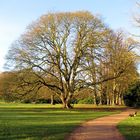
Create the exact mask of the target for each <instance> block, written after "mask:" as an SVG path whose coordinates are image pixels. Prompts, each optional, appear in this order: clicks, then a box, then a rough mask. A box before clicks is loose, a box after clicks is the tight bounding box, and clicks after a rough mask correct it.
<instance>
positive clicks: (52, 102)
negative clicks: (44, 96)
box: [51, 95, 54, 105]
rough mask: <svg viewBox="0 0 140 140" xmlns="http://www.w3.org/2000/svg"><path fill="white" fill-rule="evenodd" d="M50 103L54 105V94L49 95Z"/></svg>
mask: <svg viewBox="0 0 140 140" xmlns="http://www.w3.org/2000/svg"><path fill="white" fill-rule="evenodd" d="M51 105H54V95H51Z"/></svg>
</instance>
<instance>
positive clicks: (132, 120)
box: [118, 110, 140, 140]
mask: <svg viewBox="0 0 140 140" xmlns="http://www.w3.org/2000/svg"><path fill="white" fill-rule="evenodd" d="M118 129H119V131H120V132H121V133H122V134H123V135H124V136H125V137H126V140H140V110H139V112H138V115H137V116H136V117H129V118H128V119H126V120H124V121H122V122H120V123H119V124H118Z"/></svg>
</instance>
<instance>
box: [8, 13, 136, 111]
mask: <svg viewBox="0 0 140 140" xmlns="http://www.w3.org/2000/svg"><path fill="white" fill-rule="evenodd" d="M133 45H134V44H133V43H132V42H131V43H130V42H129V41H128V40H127V39H125V37H124V36H123V34H122V33H121V32H118V33H115V32H113V31H112V30H110V29H109V28H107V27H106V26H105V24H104V23H103V22H102V21H101V20H100V19H99V18H98V17H96V16H94V15H92V14H91V13H89V12H85V11H80V12H66V13H49V14H46V15H43V16H42V17H40V18H39V19H38V20H37V21H36V22H34V23H32V24H31V25H30V26H29V27H28V28H27V31H26V32H25V33H24V34H23V35H22V36H21V37H20V39H19V40H18V41H16V42H15V43H14V44H13V45H12V46H11V48H10V50H9V53H8V55H7V60H8V63H7V64H10V66H12V68H14V69H15V70H17V71H22V70H23V71H24V70H26V75H27V74H29V73H32V74H33V75H34V77H35V78H33V79H32V80H28V82H27V79H26V80H24V82H25V83H28V84H33V85H35V88H40V87H42V86H46V87H48V88H49V89H51V90H53V91H55V93H56V94H57V95H58V96H59V97H60V99H61V101H62V103H63V105H64V108H70V107H71V105H70V100H71V98H72V97H73V96H74V94H75V92H76V91H79V90H81V89H83V88H86V87H88V88H92V89H93V90H94V92H97V90H99V89H100V88H101V87H103V83H106V82H109V81H111V80H112V81H113V82H114V87H115V83H116V82H117V81H116V79H118V78H120V77H121V78H120V80H121V79H122V77H124V75H125V74H126V75H128V74H129V73H130V72H129V69H130V67H131V68H132V69H133V70H134V71H135V70H136V69H135V54H134V53H133V52H132V51H131V49H130V48H131V47H132V46H133ZM29 76H30V74H29ZM23 77H24V76H23ZM128 79H129V76H128ZM118 81H119V80H118ZM108 84H109V83H108ZM97 85H100V86H97ZM101 85H102V86H101ZM109 92H110V91H109Z"/></svg>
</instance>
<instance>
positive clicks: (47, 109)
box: [0, 103, 115, 140]
mask: <svg viewBox="0 0 140 140" xmlns="http://www.w3.org/2000/svg"><path fill="white" fill-rule="evenodd" d="M53 107H54V106H53ZM60 107H61V105H55V108H54V109H52V106H51V105H45V104H43V105H36V104H33V105H31V104H3V103H1V104H0V140H16V139H20V140H63V139H64V137H65V136H66V135H67V134H68V133H69V132H71V131H72V130H73V129H74V127H75V126H77V125H78V124H80V123H81V122H83V121H85V120H89V119H94V118H97V117H101V116H105V115H110V114H112V113H115V112H112V111H108V112H107V111H94V109H89V110H87V109H83V110H82V109H72V110H66V109H65V110H64V109H61V108H60Z"/></svg>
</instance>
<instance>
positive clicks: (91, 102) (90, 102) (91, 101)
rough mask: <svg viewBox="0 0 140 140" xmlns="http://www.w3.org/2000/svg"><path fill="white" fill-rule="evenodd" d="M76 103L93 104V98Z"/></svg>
mask: <svg viewBox="0 0 140 140" xmlns="http://www.w3.org/2000/svg"><path fill="white" fill-rule="evenodd" d="M78 103H79V104H94V100H93V97H88V98H84V99H80V100H79V101H78Z"/></svg>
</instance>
